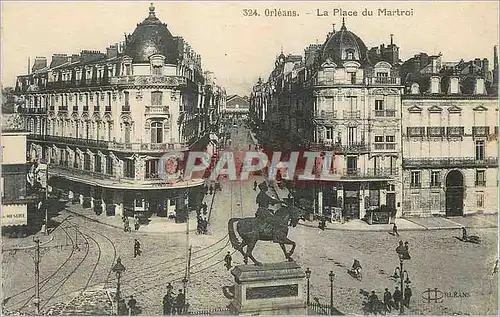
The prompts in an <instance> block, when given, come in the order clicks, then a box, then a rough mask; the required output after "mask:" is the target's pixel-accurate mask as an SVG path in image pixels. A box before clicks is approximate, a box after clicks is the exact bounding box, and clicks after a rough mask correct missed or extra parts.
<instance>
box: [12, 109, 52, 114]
mask: <svg viewBox="0 0 500 317" xmlns="http://www.w3.org/2000/svg"><path fill="white" fill-rule="evenodd" d="M17 111H18V112H20V113H33V114H43V113H45V112H47V108H24V107H19V108H18V110H17Z"/></svg>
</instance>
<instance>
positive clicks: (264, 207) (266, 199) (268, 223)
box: [255, 181, 281, 242]
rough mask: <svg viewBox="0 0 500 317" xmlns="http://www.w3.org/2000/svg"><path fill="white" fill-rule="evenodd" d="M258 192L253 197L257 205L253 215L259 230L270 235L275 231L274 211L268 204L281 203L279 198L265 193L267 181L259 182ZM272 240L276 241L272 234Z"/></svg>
mask: <svg viewBox="0 0 500 317" xmlns="http://www.w3.org/2000/svg"><path fill="white" fill-rule="evenodd" d="M259 189H260V192H259V193H258V194H257V198H256V199H255V201H256V203H257V204H258V205H259V208H258V209H257V212H256V213H255V217H256V218H257V219H258V220H259V222H260V224H261V227H260V228H259V229H260V230H262V231H263V233H265V234H266V235H272V234H273V233H275V232H276V230H275V226H274V223H273V216H274V213H273V212H272V210H270V209H269V205H274V204H278V203H281V201H280V200H278V199H275V198H272V197H271V196H269V195H268V194H267V190H268V189H269V187H268V186H267V183H266V182H265V181H264V182H262V183H260V184H259ZM273 241H274V242H278V241H277V237H275V236H273Z"/></svg>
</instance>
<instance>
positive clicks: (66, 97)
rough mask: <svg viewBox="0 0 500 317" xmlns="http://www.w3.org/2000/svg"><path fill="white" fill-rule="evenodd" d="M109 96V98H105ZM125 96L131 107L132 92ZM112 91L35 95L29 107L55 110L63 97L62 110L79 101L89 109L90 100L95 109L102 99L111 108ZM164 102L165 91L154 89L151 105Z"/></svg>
mask: <svg viewBox="0 0 500 317" xmlns="http://www.w3.org/2000/svg"><path fill="white" fill-rule="evenodd" d="M94 95H95V98H94ZM106 96H107V98H105V97H106ZM123 96H124V106H125V107H130V93H129V92H128V91H124V92H123ZM112 98H114V97H112V93H111V92H107V93H99V92H96V93H81V94H78V93H75V94H61V95H60V96H59V95H51V96H50V98H47V97H46V96H33V97H32V98H29V99H28V107H29V108H40V107H50V108H51V110H54V108H55V105H56V103H57V102H59V99H61V105H60V108H59V109H60V110H63V109H66V110H67V109H68V106H70V105H72V106H73V109H78V105H79V104H78V102H79V101H81V102H83V108H84V109H85V108H86V109H87V110H88V107H89V102H93V101H94V99H95V103H94V110H97V109H99V107H100V106H101V101H103V102H104V101H105V100H107V103H106V109H108V108H109V109H111V100H112ZM162 104H163V92H161V91H152V92H151V105H153V106H161V105H162Z"/></svg>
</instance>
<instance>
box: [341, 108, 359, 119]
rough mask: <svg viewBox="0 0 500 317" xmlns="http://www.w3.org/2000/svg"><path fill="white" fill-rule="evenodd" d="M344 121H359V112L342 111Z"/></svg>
mask: <svg viewBox="0 0 500 317" xmlns="http://www.w3.org/2000/svg"><path fill="white" fill-rule="evenodd" d="M343 114H344V119H359V118H360V117H361V111H359V110H355V111H348V110H344V112H343Z"/></svg>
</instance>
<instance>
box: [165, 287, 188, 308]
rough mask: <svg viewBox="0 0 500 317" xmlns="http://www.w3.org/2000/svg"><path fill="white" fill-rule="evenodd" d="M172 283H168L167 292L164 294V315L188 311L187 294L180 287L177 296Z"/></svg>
mask: <svg viewBox="0 0 500 317" xmlns="http://www.w3.org/2000/svg"><path fill="white" fill-rule="evenodd" d="M172 289H173V287H172V285H171V284H170V283H168V285H167V293H166V294H165V296H163V315H175V314H177V315H182V314H185V313H186V296H185V295H184V293H183V292H182V290H181V289H180V290H179V292H178V294H177V296H175V294H174V292H173V291H172Z"/></svg>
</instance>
